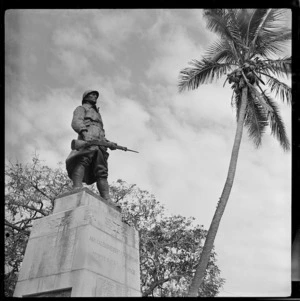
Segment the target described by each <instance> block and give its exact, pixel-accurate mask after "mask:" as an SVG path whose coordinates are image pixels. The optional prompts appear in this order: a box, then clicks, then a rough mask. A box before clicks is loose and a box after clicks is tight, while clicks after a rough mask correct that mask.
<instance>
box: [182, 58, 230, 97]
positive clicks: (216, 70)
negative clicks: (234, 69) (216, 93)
mask: <svg viewBox="0 0 300 301" xmlns="http://www.w3.org/2000/svg"><path fill="white" fill-rule="evenodd" d="M189 65H191V67H188V68H185V69H183V70H181V71H180V73H179V84H178V87H179V92H182V91H183V90H185V89H188V90H193V89H196V88H198V87H199V85H200V84H204V83H209V82H212V81H213V80H214V79H218V78H220V77H221V76H222V75H224V74H226V72H227V71H228V70H230V68H231V64H228V63H223V64H221V63H217V62H215V61H212V60H210V59H207V58H203V59H202V60H201V61H198V60H193V61H191V62H189Z"/></svg>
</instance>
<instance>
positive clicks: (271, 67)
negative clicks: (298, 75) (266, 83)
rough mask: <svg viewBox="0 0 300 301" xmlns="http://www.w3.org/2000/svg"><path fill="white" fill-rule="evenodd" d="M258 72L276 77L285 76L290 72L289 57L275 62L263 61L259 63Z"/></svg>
mask: <svg viewBox="0 0 300 301" xmlns="http://www.w3.org/2000/svg"><path fill="white" fill-rule="evenodd" d="M258 67H259V71H262V72H263V71H264V72H266V73H267V74H270V73H273V74H275V75H277V76H284V75H285V76H287V75H288V74H290V73H291V71H292V60H291V57H288V58H282V59H277V60H263V61H260V62H259V65H258Z"/></svg>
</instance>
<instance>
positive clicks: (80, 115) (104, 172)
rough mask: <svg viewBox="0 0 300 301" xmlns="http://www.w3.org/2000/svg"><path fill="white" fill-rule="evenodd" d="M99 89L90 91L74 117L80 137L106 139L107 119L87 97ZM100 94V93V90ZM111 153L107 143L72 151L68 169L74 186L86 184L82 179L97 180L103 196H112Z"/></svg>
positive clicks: (90, 182)
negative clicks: (105, 120) (110, 194)
mask: <svg viewBox="0 0 300 301" xmlns="http://www.w3.org/2000/svg"><path fill="white" fill-rule="evenodd" d="M92 92H97V91H86V92H85V93H84V95H83V101H82V102H83V103H82V105H81V106H78V107H77V108H76V109H75V111H74V113H73V119H72V128H73V129H74V131H75V132H77V133H78V140H84V141H90V140H105V141H108V140H107V139H106V138H105V131H104V128H103V122H102V118H101V115H100V113H99V110H98V108H97V107H96V105H95V104H96V103H94V104H93V103H90V102H86V101H85V97H86V96H87V95H88V94H90V93H92ZM97 94H98V95H99V93H98V92H97ZM108 156H109V153H108V152H107V148H106V147H104V146H96V145H93V146H90V147H88V148H86V149H83V150H72V151H71V153H70V154H69V156H68V158H67V159H66V168H67V172H68V175H69V177H70V178H71V179H72V180H73V187H74V188H77V187H82V182H85V183H86V184H88V185H90V184H93V183H95V182H96V183H97V187H98V190H99V192H100V195H101V196H102V197H104V198H105V199H109V188H108V183H107V177H108V165H107V159H108Z"/></svg>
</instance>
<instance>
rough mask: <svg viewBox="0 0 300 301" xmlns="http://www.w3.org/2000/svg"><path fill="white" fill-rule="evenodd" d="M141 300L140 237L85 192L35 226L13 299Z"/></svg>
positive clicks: (67, 198)
mask: <svg viewBox="0 0 300 301" xmlns="http://www.w3.org/2000/svg"><path fill="white" fill-rule="evenodd" d="M126 296H141V293H140V266H139V237H138V232H137V231H136V230H135V229H134V228H132V227H130V226H129V225H127V224H126V223H124V222H122V219H121V209H120V208H119V207H117V206H115V204H114V203H113V202H111V201H109V200H105V199H103V198H101V197H99V196H98V195H96V194H94V193H93V192H92V191H90V190H89V189H87V188H81V189H76V190H73V191H71V192H68V193H64V194H62V195H60V196H58V197H57V199H56V200H55V204H54V210H53V213H52V214H51V215H49V216H47V217H44V218H41V219H38V220H36V221H35V222H34V224H33V227H32V230H31V234H30V238H29V241H28V244H27V248H26V252H25V256H24V260H23V263H22V266H21V270H20V274H19V279H18V282H17V285H16V289H15V292H14V297H126Z"/></svg>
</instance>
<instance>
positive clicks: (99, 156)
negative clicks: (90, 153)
mask: <svg viewBox="0 0 300 301" xmlns="http://www.w3.org/2000/svg"><path fill="white" fill-rule="evenodd" d="M108 156H109V154H108V152H107V151H105V150H104V149H99V151H97V153H96V156H95V158H94V160H95V162H94V163H95V164H94V174H95V176H96V179H97V188H98V190H99V193H100V195H101V197H103V198H104V199H105V200H111V199H110V195H109V185H108V181H107V177H108V165H107V159H108Z"/></svg>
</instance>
